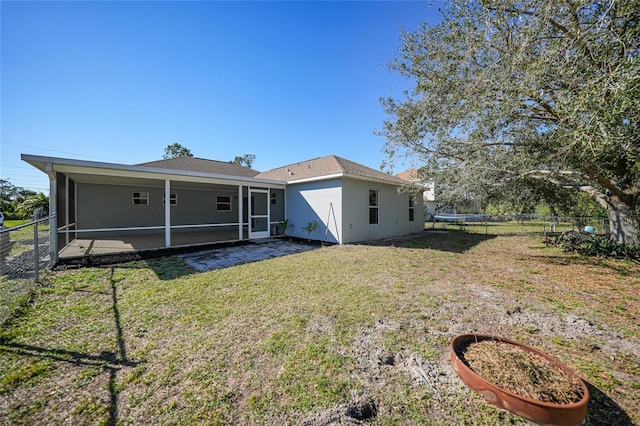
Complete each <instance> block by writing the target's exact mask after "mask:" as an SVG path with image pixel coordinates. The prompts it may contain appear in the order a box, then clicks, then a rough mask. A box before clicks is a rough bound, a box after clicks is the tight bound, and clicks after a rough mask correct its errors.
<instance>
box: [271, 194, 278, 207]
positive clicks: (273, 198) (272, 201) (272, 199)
mask: <svg viewBox="0 0 640 426" xmlns="http://www.w3.org/2000/svg"><path fill="white" fill-rule="evenodd" d="M277 203H278V199H277V198H276V193H275V192H272V193H271V204H277Z"/></svg>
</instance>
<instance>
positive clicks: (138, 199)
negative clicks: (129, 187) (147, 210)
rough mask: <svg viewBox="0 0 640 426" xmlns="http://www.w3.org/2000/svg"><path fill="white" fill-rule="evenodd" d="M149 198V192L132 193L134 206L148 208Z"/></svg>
mask: <svg viewBox="0 0 640 426" xmlns="http://www.w3.org/2000/svg"><path fill="white" fill-rule="evenodd" d="M143 194H144V195H143ZM149 198H150V197H149V191H131V205H132V206H148V205H149ZM142 201H144V202H142Z"/></svg>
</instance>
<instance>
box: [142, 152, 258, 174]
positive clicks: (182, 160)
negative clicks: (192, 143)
mask: <svg viewBox="0 0 640 426" xmlns="http://www.w3.org/2000/svg"><path fill="white" fill-rule="evenodd" d="M138 166H146V167H159V168H162V169H172V170H186V171H190V172H200V173H211V174H217V175H226V176H242V177H255V176H256V175H257V174H258V172H257V171H256V170H253V169H250V168H248V167H244V166H241V165H239V164H234V163H226V162H224V161H216V160H205V159H204V158H197V157H176V158H168V159H166V160H158V161H149V162H147V163H140V164H138Z"/></svg>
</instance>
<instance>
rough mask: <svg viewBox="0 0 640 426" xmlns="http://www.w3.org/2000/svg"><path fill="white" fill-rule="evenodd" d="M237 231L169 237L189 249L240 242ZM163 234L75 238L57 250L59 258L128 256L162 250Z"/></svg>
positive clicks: (172, 241) (176, 244)
mask: <svg viewBox="0 0 640 426" xmlns="http://www.w3.org/2000/svg"><path fill="white" fill-rule="evenodd" d="M237 235H238V234H237V232H236V231H230V230H226V231H225V230H215V231H198V230H192V231H186V232H180V233H176V234H174V235H173V236H172V238H171V247H172V248H179V247H191V246H199V245H210V244H215V243H226V242H233V241H239V239H238V237H237ZM164 248H166V246H165V236H164V234H150V235H139V234H138V235H133V234H132V235H129V236H126V237H108V236H106V235H105V236H104V237H103V238H76V239H74V240H72V241H70V242H69V244H66V245H65V246H64V247H62V249H61V250H60V251H59V253H58V256H59V258H60V259H68V258H74V257H83V256H93V255H103V254H114V253H127V252H135V251H144V250H156V249H164Z"/></svg>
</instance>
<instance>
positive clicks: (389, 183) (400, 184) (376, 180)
mask: <svg viewBox="0 0 640 426" xmlns="http://www.w3.org/2000/svg"><path fill="white" fill-rule="evenodd" d="M344 177H347V178H351V179H359V180H364V181H368V182H376V183H382V184H386V185H393V186H399V187H402V186H415V185H413V184H412V183H411V182H409V181H407V182H406V183H404V182H391V181H388V180H384V179H377V178H371V177H364V176H358V175H351V174H345V175H344Z"/></svg>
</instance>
